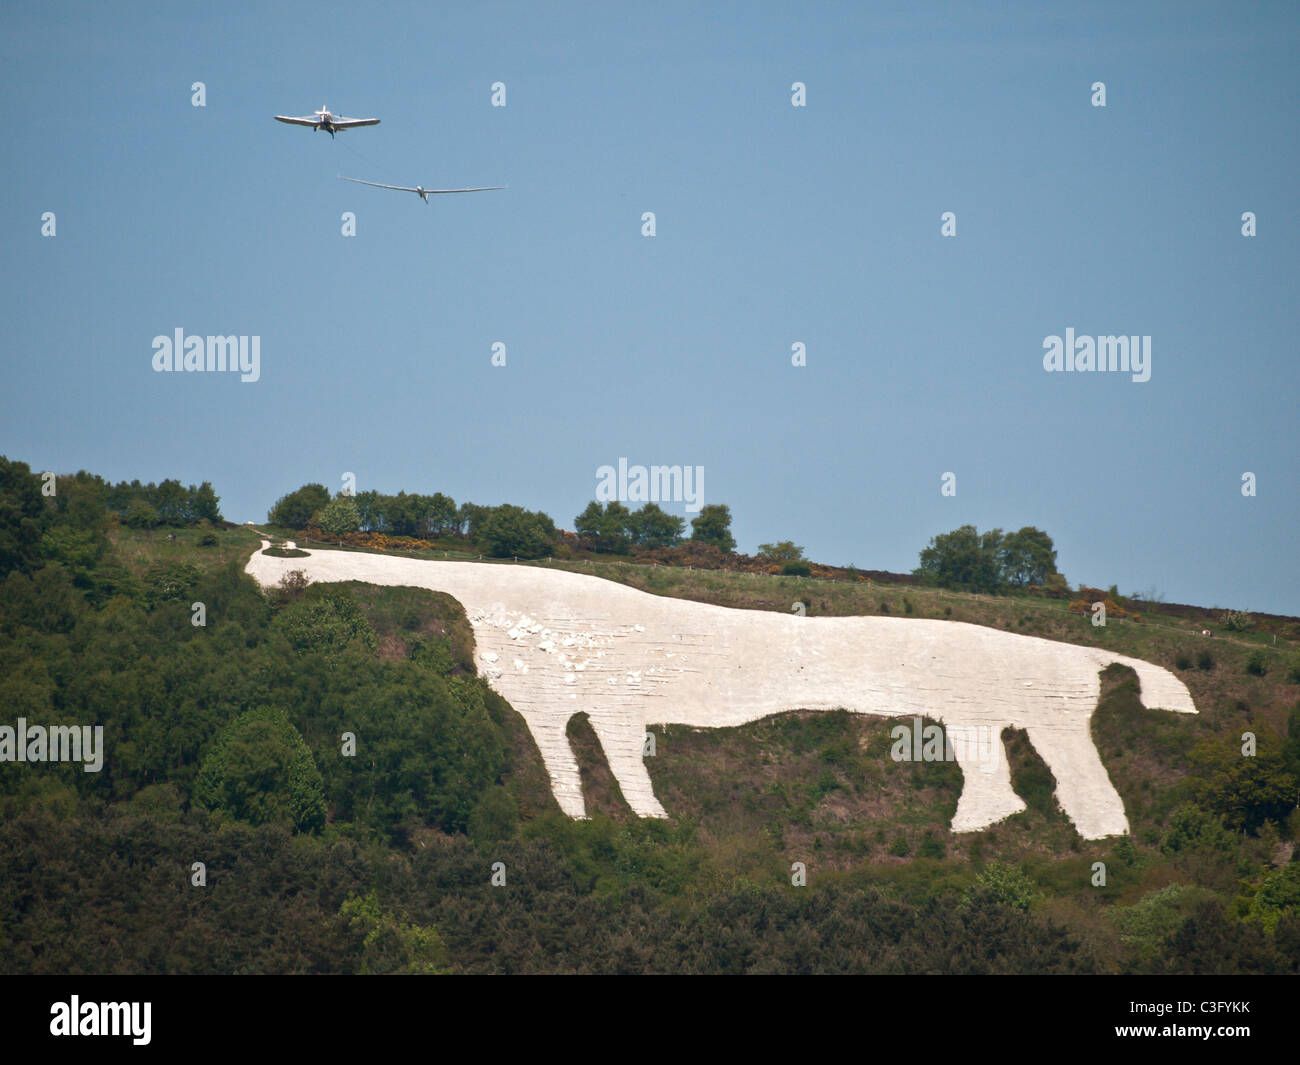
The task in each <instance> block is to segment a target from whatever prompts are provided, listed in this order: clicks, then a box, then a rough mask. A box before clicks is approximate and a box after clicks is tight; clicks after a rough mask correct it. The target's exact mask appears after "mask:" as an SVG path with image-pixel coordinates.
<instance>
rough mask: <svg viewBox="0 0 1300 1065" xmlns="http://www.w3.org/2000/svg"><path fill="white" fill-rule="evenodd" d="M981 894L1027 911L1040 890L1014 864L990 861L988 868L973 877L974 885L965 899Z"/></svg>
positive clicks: (1038, 895)
mask: <svg viewBox="0 0 1300 1065" xmlns="http://www.w3.org/2000/svg"><path fill="white" fill-rule="evenodd" d="M981 895H984V896H987V897H990V898H992V899H995V900H996V901H998V902H1000V903H1002V904H1003V905H1006V906H1010V907H1011V908H1012V909H1016V910H1021V911H1028V910H1029V908H1030V907H1031V906H1033V904H1034V903H1035V902H1036V901H1037V900H1038V899H1040V898H1041V897H1042V892H1041V891H1039V890H1038V887H1037V886H1036V885H1035V884H1034V882H1033V881H1032V880H1030V879H1029V877H1027V876H1026V875H1025V874H1024V873H1022V872H1021V871H1020V870H1019V869H1017V868H1016V867H1015V866H1014V865H1008V864H1006V863H1005V862H990V863H989V865H988V868H986V869H985V870H984V871H983V872H981V873H979V874H978V875H977V876H976V877H975V886H974V888H972V889H971V890H970V891H969V892H968V893H967V900H968V901H974V900H976V899H977V898H978V897H979V896H981Z"/></svg>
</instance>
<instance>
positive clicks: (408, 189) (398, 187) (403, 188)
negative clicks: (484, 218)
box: [339, 174, 506, 194]
mask: <svg viewBox="0 0 1300 1065" xmlns="http://www.w3.org/2000/svg"><path fill="white" fill-rule="evenodd" d="M339 177H340V178H343V180H344V181H355V182H356V183H357V184H358V185H369V186H370V187H371V188H376V189H392V190H393V191H394V192H423V193H430V194H431V193H437V192H495V191H496V190H497V189H504V188H506V186H505V185H488V186H485V187H483V188H479V189H421V188H419V187H415V188H412V187H411V186H410V185H381V184H380V183H379V182H377V181H362V180H361V179H360V178H354V177H343V175H342V174H340V175H339Z"/></svg>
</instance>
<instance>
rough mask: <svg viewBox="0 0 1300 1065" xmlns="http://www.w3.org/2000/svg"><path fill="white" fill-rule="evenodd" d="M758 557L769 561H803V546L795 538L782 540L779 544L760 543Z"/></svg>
mask: <svg viewBox="0 0 1300 1065" xmlns="http://www.w3.org/2000/svg"><path fill="white" fill-rule="evenodd" d="M758 557H759V558H765V559H767V560H768V561H769V562H802V561H804V555H803V548H802V547H800V546H799V545H798V544H796V543H795V542H794V541H793V540H782V541H781V542H780V543H777V544H759V545H758Z"/></svg>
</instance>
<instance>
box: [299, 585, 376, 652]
mask: <svg viewBox="0 0 1300 1065" xmlns="http://www.w3.org/2000/svg"><path fill="white" fill-rule="evenodd" d="M312 592H314V593H315V594H311V593H309V594H308V596H307V597H306V598H304V599H302V600H300V601H299V602H297V603H293V604H291V605H290V606H287V607H285V609H284V610H283V612H281V614H280V616H279V617H277V618H276V619H275V628H276V629H277V630H278V631H279V632H280V633H282V634H283V635H284V637H285V638H286V639H287V640H288V641H289V646H290V647H292V648H293V650H294V651H295V652H297V654H298V655H299V656H302V655H307V654H322V655H325V656H326V657H327V658H337V657H338V656H339V655H341V654H342V653H343V652H344V651H345V650H346V649H347V648H348V647H349V646H351V645H353V644H355V645H356V646H357V647H358V648H360V649H361V650H363V651H373V650H374V649H375V648H376V647H377V646H378V643H379V641H378V639H377V637H376V636H375V630H374V627H373V626H372V625H371V624H370V621H369V620H368V619H367V618H366V615H365V614H364V613H363V612H362V610H361V608H360V607H359V606H358V605H357V603H356V600H354V599H353V598H352V596H351V595H349V594H348V592H347V590H346V589H343V588H330V587H328V586H324V587H321V588H320V590H316V589H315V588H313V589H312Z"/></svg>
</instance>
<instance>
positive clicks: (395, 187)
mask: <svg viewBox="0 0 1300 1065" xmlns="http://www.w3.org/2000/svg"><path fill="white" fill-rule="evenodd" d="M339 177H341V178H343V180H344V181H355V182H356V183H357V184H358V185H369V186H371V187H372V188H376V189H393V190H394V191H396V192H414V191H415V189H410V188H407V187H406V186H405V185H381V184H379V182H377V181H362V180H361V179H360V178H354V177H343V175H342V174H340V175H339Z"/></svg>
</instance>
